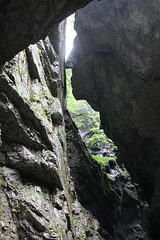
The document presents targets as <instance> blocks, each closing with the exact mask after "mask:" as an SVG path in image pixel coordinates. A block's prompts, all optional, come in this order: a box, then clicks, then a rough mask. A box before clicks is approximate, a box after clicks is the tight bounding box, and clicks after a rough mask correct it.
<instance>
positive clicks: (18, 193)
mask: <svg viewBox="0 0 160 240" xmlns="http://www.w3.org/2000/svg"><path fill="white" fill-rule="evenodd" d="M64 28H65V22H62V23H61V24H60V25H58V27H57V28H55V29H54V31H52V32H50V34H49V35H48V36H47V37H46V38H45V40H43V41H42V40H41V41H39V42H38V43H37V44H34V45H30V46H29V47H26V48H25V49H24V50H23V51H21V52H20V53H18V55H16V56H15V57H14V58H13V59H12V60H11V61H9V62H7V63H6V64H5V65H4V66H3V68H1V72H0V238H1V239H4V240H7V239H8V240H10V239H14V240H19V239H25V240H30V239H33V240H36V239H37V240H45V239H46V240H47V239H48V240H51V239H57V240H62V239H63V240H72V239H75V240H77V239H79V240H81V239H88V240H99V239H101V240H104V239H105V240H109V239H110V240H114V239H117V240H123V239H126V240H133V239H145V240H147V239H149V238H148V232H147V229H146V218H145V214H146V210H147V203H146V202H145V201H144V200H143V199H142V197H141V192H140V191H139V188H138V187H137V186H134V185H133V182H132V180H131V177H130V175H129V174H128V173H127V172H126V170H125V169H120V168H119V167H118V166H117V165H116V164H115V163H113V162H110V163H109V165H108V167H107V168H106V169H105V170H104V169H101V167H100V165H98V163H97V162H96V161H95V160H94V159H92V157H91V156H90V155H89V154H88V152H87V150H86V147H85V145H84V143H83V142H82V139H81V138H80V136H79V135H78V130H77V128H76V126H75V125H74V123H73V121H72V120H71V118H70V116H69V113H68V112H67V111H66V110H65V109H64V102H65V101H64V100H65V93H66V89H65V73H64ZM64 116H65V117H64ZM107 171H110V173H112V174H111V175H113V176H112V177H109V176H108V172H107Z"/></svg>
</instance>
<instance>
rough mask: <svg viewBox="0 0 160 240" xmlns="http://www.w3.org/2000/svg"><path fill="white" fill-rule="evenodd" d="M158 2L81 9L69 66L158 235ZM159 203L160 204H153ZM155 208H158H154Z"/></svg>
mask: <svg viewBox="0 0 160 240" xmlns="http://www.w3.org/2000/svg"><path fill="white" fill-rule="evenodd" d="M158 6H159V3H158V2H157V1H147V2H146V1H143V0H142V1H141V2H139V1H138V0H136V1H127V0H124V1H120V2H117V1H99V2H98V1H93V3H90V4H89V5H88V6H86V7H85V8H84V9H81V10H79V11H77V13H76V22H75V29H76V31H77V38H76V40H75V46H74V50H73V52H72V54H71V55H70V59H69V63H68V65H70V66H71V67H72V72H73V76H72V86H73V93H74V95H75V97H76V98H77V99H85V100H87V101H88V102H89V103H90V104H91V106H92V107H93V109H95V110H99V112H100V116H101V127H102V128H103V129H104V131H105V133H106V135H107V136H108V137H110V138H111V139H112V140H113V141H114V142H115V144H116V145H117V146H118V149H119V151H120V155H121V159H120V158H119V162H121V163H124V164H125V166H126V167H127V170H128V171H129V172H130V173H131V175H132V176H133V178H134V179H135V180H136V181H138V182H139V184H140V185H141V187H142V191H143V193H144V194H145V197H146V199H147V201H148V203H149V204H150V207H151V209H150V213H151V212H152V213H153V215H154V216H157V217H155V219H156V220H155V221H154V223H153V221H152V219H153V215H152V214H151V216H149V221H150V222H151V223H152V224H151V226H150V229H152V230H151V232H152V234H153V238H159V237H160V230H159V227H158V226H159V225H160V222H159V220H158V219H159V217H158V216H159V202H160V194H159V191H158V190H157V189H158V186H159V184H158V178H157V169H159V156H160V151H159V149H160V145H159V144H160V137H159V136H160V125H159V120H158V119H159V118H160V115H159V107H160V106H159V103H160V95H159V89H160V82H159V79H160V75H159V68H160V64H159V52H158V51H157V49H158V48H159V38H160V30H159V13H158V12H159V10H157V7H158ZM155 199H156V200H155ZM156 205H157V210H156Z"/></svg>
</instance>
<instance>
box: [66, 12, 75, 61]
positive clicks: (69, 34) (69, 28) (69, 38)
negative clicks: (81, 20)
mask: <svg viewBox="0 0 160 240" xmlns="http://www.w3.org/2000/svg"><path fill="white" fill-rule="evenodd" d="M74 19H75V15H74V14H72V15H71V16H69V17H68V18H67V24H66V54H65V58H66V59H67V58H68V56H69V54H70V52H71V50H72V48H73V41H74V38H75V36H76V31H75V30H74Z"/></svg>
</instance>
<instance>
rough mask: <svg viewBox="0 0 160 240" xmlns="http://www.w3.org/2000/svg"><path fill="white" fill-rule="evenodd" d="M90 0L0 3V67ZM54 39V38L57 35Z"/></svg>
mask: <svg viewBox="0 0 160 240" xmlns="http://www.w3.org/2000/svg"><path fill="white" fill-rule="evenodd" d="M90 1H91V0H76V1H75V0H42V1H39V0H29V1H28V0H24V1H21V0H18V1H17V0H14V1H11V0H7V1H6V0H1V1H0V22H1V25H0V32H1V38H0V53H1V54H0V64H4V63H5V62H6V61H8V60H10V59H11V58H12V57H13V56H14V55H15V54H17V53H18V52H20V51H21V50H23V49H24V48H25V47H27V46H28V45H29V44H30V43H36V42H37V41H39V40H40V39H42V38H43V39H44V38H45V37H46V35H47V33H48V32H49V31H50V30H51V29H52V28H58V23H60V22H61V21H62V20H63V19H65V18H66V17H67V16H69V15H70V14H72V13H73V12H74V11H75V10H77V9H78V8H81V7H84V6H85V5H86V4H87V3H89V2H90ZM57 37H58V36H57Z"/></svg>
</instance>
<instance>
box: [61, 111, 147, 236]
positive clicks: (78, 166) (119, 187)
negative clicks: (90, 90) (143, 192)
mask: <svg viewBox="0 0 160 240" xmlns="http://www.w3.org/2000/svg"><path fill="white" fill-rule="evenodd" d="M65 122H66V133H67V138H66V140H67V157H68V164H69V167H70V171H71V176H72V178H73V180H74V184H75V189H76V192H77V195H78V199H79V201H80V202H81V204H82V205H83V207H85V209H88V210H89V211H90V212H92V213H93V215H94V216H95V217H96V219H98V222H97V223H98V226H97V230H98V232H99V234H100V236H101V237H102V238H103V239H112V240H113V239H117V240H124V239H126V240H132V239H144V240H146V239H149V238H148V233H147V230H146V216H145V215H146V210H147V204H146V203H145V201H142V200H141V198H140V195H139V192H138V191H137V189H136V188H135V186H134V185H133V183H132V181H131V178H130V176H129V175H128V173H127V172H126V171H125V170H124V169H123V170H122V169H120V168H119V167H118V166H115V164H114V163H115V162H114V163H113V162H110V163H109V165H108V166H107V167H108V169H105V171H104V170H103V171H102V169H101V168H100V165H99V164H97V162H96V161H95V160H94V159H92V158H91V156H90V155H89V154H88V152H87V149H86V147H85V145H84V143H83V142H82V141H81V137H80V135H79V134H78V129H77V128H76V126H75V124H74V123H73V121H72V120H71V118H70V116H69V115H68V113H66V114H65ZM108 173H110V174H108ZM88 234H90V232H88ZM87 239H88V238H87ZM100 239H101V238H100Z"/></svg>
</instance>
